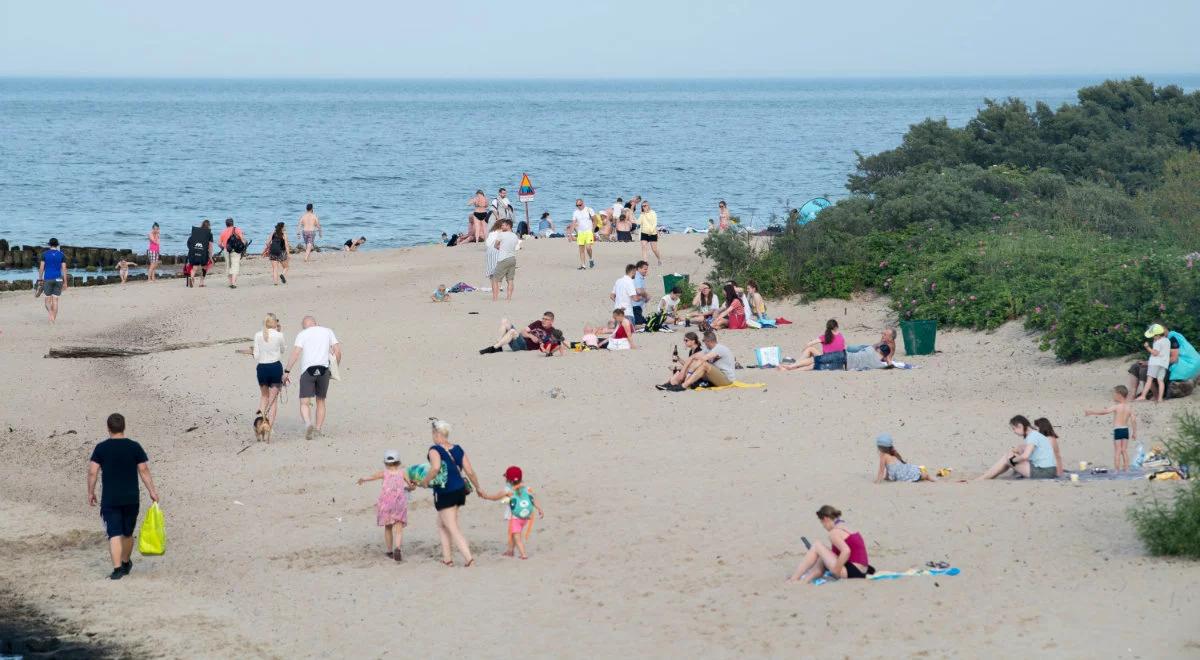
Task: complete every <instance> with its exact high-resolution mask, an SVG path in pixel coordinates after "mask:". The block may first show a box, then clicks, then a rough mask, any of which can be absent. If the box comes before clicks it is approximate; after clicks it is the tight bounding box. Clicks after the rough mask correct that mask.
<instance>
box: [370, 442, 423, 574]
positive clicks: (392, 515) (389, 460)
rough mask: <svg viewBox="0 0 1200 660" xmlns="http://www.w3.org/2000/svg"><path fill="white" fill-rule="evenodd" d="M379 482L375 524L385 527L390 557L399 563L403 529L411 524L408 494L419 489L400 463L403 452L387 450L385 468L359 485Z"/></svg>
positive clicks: (384, 541)
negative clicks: (380, 484) (409, 478)
mask: <svg viewBox="0 0 1200 660" xmlns="http://www.w3.org/2000/svg"><path fill="white" fill-rule="evenodd" d="M379 479H383V490H382V491H381V492H380V493H379V501H377V502H376V503H375V522H376V523H377V524H378V525H379V526H380V527H382V528H383V544H384V546H385V547H386V548H387V556H388V557H391V558H392V559H394V560H396V561H400V560H401V556H400V544H401V543H402V542H403V541H404V528H405V526H407V525H408V492H407V491H410V490H413V489H414V488H416V486H414V485H413V484H412V483H411V482H409V480H408V475H407V473H406V472H405V471H404V466H403V465H401V464H400V452H398V451H396V450H395V449H389V450H387V452H385V453H384V455H383V469H382V470H380V471H379V472H376V473H375V474H373V475H371V476H369V477H363V478H361V479H359V480H358V485H359V486H361V485H363V484H364V483H366V482H368V481H378V480H379ZM393 541H394V543H393Z"/></svg>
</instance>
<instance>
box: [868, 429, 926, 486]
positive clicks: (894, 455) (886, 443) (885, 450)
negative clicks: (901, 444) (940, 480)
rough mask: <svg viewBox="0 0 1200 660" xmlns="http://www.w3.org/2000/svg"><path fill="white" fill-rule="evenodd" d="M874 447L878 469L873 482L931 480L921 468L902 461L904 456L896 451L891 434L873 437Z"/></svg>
mask: <svg viewBox="0 0 1200 660" xmlns="http://www.w3.org/2000/svg"><path fill="white" fill-rule="evenodd" d="M875 448H876V449H878V450H879V471H878V472H877V473H876V474H875V483H880V482H882V481H883V480H884V479H887V480H888V481H908V482H917V481H933V480H934V479H933V477H931V476H929V474H928V473H927V472H923V471H922V470H921V468H919V467H917V466H915V465H912V464H910V463H905V462H904V457H903V456H901V455H900V452H898V451H896V443H895V441H893V440H892V436H890V435H888V434H887V433H880V434H879V435H878V436H876V437H875Z"/></svg>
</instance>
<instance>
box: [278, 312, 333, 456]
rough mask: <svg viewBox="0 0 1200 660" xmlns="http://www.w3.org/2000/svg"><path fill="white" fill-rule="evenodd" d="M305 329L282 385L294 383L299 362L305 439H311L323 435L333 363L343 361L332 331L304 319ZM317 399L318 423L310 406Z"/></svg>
mask: <svg viewBox="0 0 1200 660" xmlns="http://www.w3.org/2000/svg"><path fill="white" fill-rule="evenodd" d="M300 325H301V327H302V328H304V329H303V330H301V331H300V333H299V334H297V335H296V343H295V347H294V348H293V349H292V356H291V357H290V358H288V363H287V368H285V369H284V370H283V384H284V385H287V384H288V383H289V382H291V375H290V374H291V373H292V366H293V365H295V364H296V361H297V360H299V361H300V370H301V371H302V372H303V373H301V375H300V417H301V418H302V419H304V428H305V431H304V438H305V439H306V440H312V439H313V438H314V437H316V436H317V435H320V433H321V427H323V426H324V425H325V395H326V394H328V393H329V369H330V366H331V364H330V360H331V359H333V360H337V363H338V364H341V362H342V345H341V344H340V343H338V339H337V336H336V335H334V334H333V330H330V329H329V328H325V327H321V326H319V325H317V320H316V319H314V318H313V317H311V316H305V317H304V320H303V321H302V322H301V324H300ZM314 398H315V399H316V400H317V401H316V408H317V414H316V423H315V424H313V422H312V421H310V418H309V412H310V411H309V406H311V405H312V404H313V399H314Z"/></svg>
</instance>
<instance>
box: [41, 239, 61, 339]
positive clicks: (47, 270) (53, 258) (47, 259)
mask: <svg viewBox="0 0 1200 660" xmlns="http://www.w3.org/2000/svg"><path fill="white" fill-rule="evenodd" d="M66 290H67V257H66V255H64V254H63V251H62V250H60V249H58V239H57V238H52V239H50V247H49V249H47V250H44V251H43V252H42V257H41V259H40V263H38V286H37V287H35V294H34V295H35V297H36V296H40V295H42V294H45V296H46V312H47V313H48V314H49V315H50V322H51V323H54V320H55V319H57V318H58V297H59V296H61V295H62V294H63V291H66Z"/></svg>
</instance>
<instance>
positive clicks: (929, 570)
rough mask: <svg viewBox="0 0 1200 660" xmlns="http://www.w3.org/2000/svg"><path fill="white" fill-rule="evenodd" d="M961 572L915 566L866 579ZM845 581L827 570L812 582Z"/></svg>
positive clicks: (888, 578) (959, 570) (955, 573)
mask: <svg viewBox="0 0 1200 660" xmlns="http://www.w3.org/2000/svg"><path fill="white" fill-rule="evenodd" d="M961 572H962V570H961V569H958V568H954V567H951V568H913V569H909V570H907V571H903V572H899V573H898V572H895V571H889V572H885V573H875V574H874V575H868V576H867V578H866V579H868V580H898V579H900V578H903V577H914V576H917V575H949V576H954V575H958V574H959V573H961ZM843 581H844V580H838V579H836V578H834V577H833V575H831V574H830V573H829V572H826V573H825V575H824V576H823V577H819V578H817V579H815V580H813V581H812V583H813V584H814V585H818V586H819V585H822V584H828V583H830V582H843Z"/></svg>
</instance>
